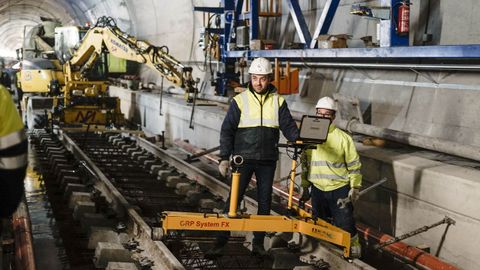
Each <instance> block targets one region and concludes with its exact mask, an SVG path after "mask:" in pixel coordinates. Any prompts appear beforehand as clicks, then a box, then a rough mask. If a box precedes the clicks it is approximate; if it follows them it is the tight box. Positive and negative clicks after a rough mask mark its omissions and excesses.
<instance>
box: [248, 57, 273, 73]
mask: <svg viewBox="0 0 480 270" xmlns="http://www.w3.org/2000/svg"><path fill="white" fill-rule="evenodd" d="M248 73H250V74H259V75H267V74H271V73H272V64H270V61H268V60H267V59H266V58H263V57H260V58H256V59H255V60H253V61H252V63H251V64H250V68H249V69H248Z"/></svg>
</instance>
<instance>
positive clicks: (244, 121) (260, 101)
mask: <svg viewBox="0 0 480 270" xmlns="http://www.w3.org/2000/svg"><path fill="white" fill-rule="evenodd" d="M234 99H235V102H237V105H238V107H239V108H240V111H241V115H240V123H239V124H238V128H249V127H259V126H263V127H272V128H278V127H279V122H278V109H279V108H280V106H281V105H282V104H283V102H285V100H284V98H283V97H282V96H280V95H278V94H277V93H268V94H264V95H260V94H257V93H255V92H254V91H252V90H249V89H248V90H246V91H244V92H242V93H240V94H239V95H236V96H235V97H234Z"/></svg>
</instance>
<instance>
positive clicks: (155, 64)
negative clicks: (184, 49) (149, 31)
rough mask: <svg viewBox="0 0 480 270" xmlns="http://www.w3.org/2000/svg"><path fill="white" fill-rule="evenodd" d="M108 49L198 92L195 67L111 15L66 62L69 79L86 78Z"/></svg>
mask: <svg viewBox="0 0 480 270" xmlns="http://www.w3.org/2000/svg"><path fill="white" fill-rule="evenodd" d="M105 51H107V52H108V53H110V54H111V55H113V56H115V57H117V58H121V59H126V60H130V61H135V62H138V63H143V64H145V65H147V66H149V67H151V68H153V69H154V70H157V71H158V72H159V73H160V74H161V75H162V76H163V77H165V78H166V79H167V80H169V81H171V82H172V83H174V84H175V85H177V86H180V87H182V88H185V90H186V92H187V93H191V92H193V91H194V84H195V82H194V80H193V78H192V68H191V67H186V66H184V65H182V64H181V63H180V62H179V61H178V60H176V59H175V58H174V57H172V56H171V55H170V54H169V51H168V48H167V47H165V46H161V47H156V46H154V45H152V44H150V43H148V42H147V41H143V40H138V39H137V38H135V37H133V36H130V35H128V34H126V33H124V32H123V31H122V30H120V29H119V28H118V27H117V25H116V24H115V21H114V20H113V19H112V18H110V17H101V18H99V19H98V21H97V23H96V25H95V26H94V27H93V28H91V29H90V30H88V32H87V33H86V35H85V37H84V38H83V41H82V42H81V45H80V46H79V47H78V49H76V50H75V52H74V54H73V56H72V58H71V59H70V60H69V61H67V62H66V68H67V72H66V76H67V78H66V79H67V80H68V79H70V80H79V79H80V78H75V76H81V77H82V76H83V75H84V74H85V72H86V71H87V70H89V69H90V68H91V67H92V66H93V64H94V63H95V61H96V60H97V58H98V57H99V56H100V55H101V54H102V52H105ZM78 72H79V73H78ZM68 76H73V77H71V78H68Z"/></svg>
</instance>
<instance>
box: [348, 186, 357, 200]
mask: <svg viewBox="0 0 480 270" xmlns="http://www.w3.org/2000/svg"><path fill="white" fill-rule="evenodd" d="M348 197H349V198H350V202H351V203H354V202H356V201H357V200H358V198H359V197H360V189H359V188H350V191H349V192H348Z"/></svg>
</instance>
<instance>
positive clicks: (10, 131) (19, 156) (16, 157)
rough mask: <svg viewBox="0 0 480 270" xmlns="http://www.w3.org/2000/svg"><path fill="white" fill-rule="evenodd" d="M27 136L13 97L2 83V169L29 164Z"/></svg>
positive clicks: (0, 167) (16, 167) (0, 128)
mask: <svg viewBox="0 0 480 270" xmlns="http://www.w3.org/2000/svg"><path fill="white" fill-rule="evenodd" d="M26 142H27V138H26V136H25V130H24V129H23V123H22V120H21V118H20V115H19V114H18V111H17V109H16V107H15V104H14V103H13V100H12V97H11V96H10V94H9V93H8V91H7V90H6V89H5V87H3V86H1V85H0V170H2V169H3V170H15V169H19V168H22V167H25V166H26V165H27V147H26Z"/></svg>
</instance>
